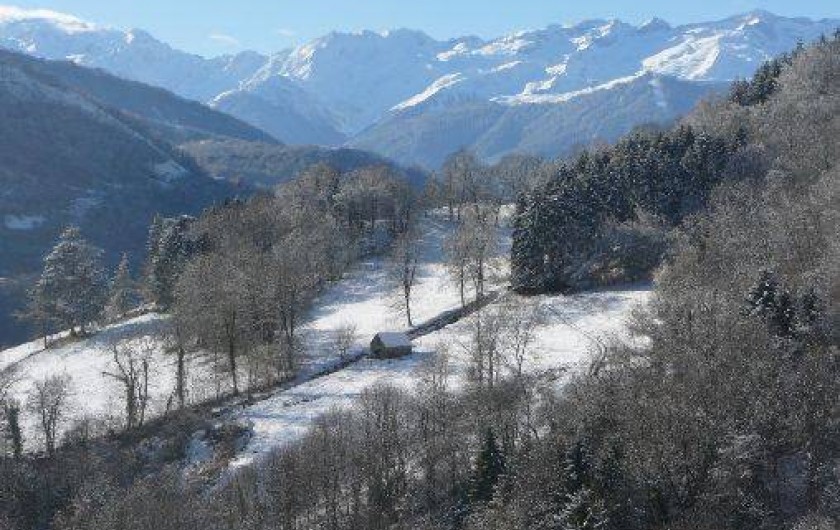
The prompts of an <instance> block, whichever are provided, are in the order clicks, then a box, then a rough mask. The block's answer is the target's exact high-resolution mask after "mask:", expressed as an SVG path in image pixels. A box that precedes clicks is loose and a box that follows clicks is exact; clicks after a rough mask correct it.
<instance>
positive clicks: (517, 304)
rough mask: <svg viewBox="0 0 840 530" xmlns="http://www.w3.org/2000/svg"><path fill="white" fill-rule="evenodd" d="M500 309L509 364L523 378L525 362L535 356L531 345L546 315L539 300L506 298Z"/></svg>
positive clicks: (511, 369)
mask: <svg viewBox="0 0 840 530" xmlns="http://www.w3.org/2000/svg"><path fill="white" fill-rule="evenodd" d="M499 309H500V311H501V320H502V322H503V324H504V329H503V331H502V347H503V349H504V352H505V356H506V360H507V364H508V367H509V369H510V371H511V372H512V373H513V375H514V377H516V378H521V377H522V375H523V370H524V366H525V363H526V362H527V361H528V360H529V359H530V358H532V357H533V354H534V352H533V351H532V349H531V346H532V345H533V343H534V340H535V339H536V333H537V330H538V329H539V327H540V326H542V325H543V323H544V322H545V316H544V314H543V311H542V308H541V307H540V305H539V303H538V302H531V301H521V300H505V301H502V303H501V305H500V307H499Z"/></svg>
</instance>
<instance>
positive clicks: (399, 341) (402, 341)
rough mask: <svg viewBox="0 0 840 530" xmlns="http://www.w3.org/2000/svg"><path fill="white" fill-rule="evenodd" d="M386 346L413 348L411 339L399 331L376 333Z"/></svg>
mask: <svg viewBox="0 0 840 530" xmlns="http://www.w3.org/2000/svg"><path fill="white" fill-rule="evenodd" d="M376 336H377V337H379V340H380V341H382V345H383V346H385V347H386V348H411V339H409V338H408V335H406V334H405V333H400V332H398V331H382V332H380V333H377V334H376Z"/></svg>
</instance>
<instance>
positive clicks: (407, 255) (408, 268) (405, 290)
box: [391, 230, 419, 327]
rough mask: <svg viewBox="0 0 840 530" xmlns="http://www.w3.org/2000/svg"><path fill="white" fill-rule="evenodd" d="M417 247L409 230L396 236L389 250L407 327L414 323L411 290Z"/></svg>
mask: <svg viewBox="0 0 840 530" xmlns="http://www.w3.org/2000/svg"><path fill="white" fill-rule="evenodd" d="M418 247H419V242H418V238H417V235H416V233H414V231H413V230H409V231H407V232H405V233H403V234H400V235H399V236H398V237H397V240H396V241H395V242H394V248H393V250H392V252H391V273H392V275H393V276H394V278H395V279H396V280H397V282H398V283H399V286H400V290H401V293H402V305H401V308H402V310H403V311H404V312H405V315H406V320H407V321H408V326H409V327H411V326H413V325H414V324H413V322H412V321H411V291H412V289H413V288H414V283H415V281H416V279H417V262H418V260H419V256H418V254H419V248H418Z"/></svg>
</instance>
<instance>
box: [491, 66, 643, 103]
mask: <svg viewBox="0 0 840 530" xmlns="http://www.w3.org/2000/svg"><path fill="white" fill-rule="evenodd" d="M643 75H645V72H638V73H635V74H633V75H629V76H627V77H619V78H618V79H613V80H612V81H608V82H606V83H603V84H600V85H596V86H592V87H587V88H584V89H581V90H574V91H572V92H564V93H562V94H534V93H527V92H526V93H522V94H517V95H515V96H503V97H499V98H494V99H493V101H497V102H499V103H503V104H505V105H549V104H558V103H565V102H567V101H571V100H572V99H575V98H577V97H580V96H586V95H589V94H593V93H595V92H601V91H604V90H611V89H613V88H616V87H619V86H622V85H626V84H629V83H632V82H633V81H636V80H637V79H639V78H640V77H642V76H643Z"/></svg>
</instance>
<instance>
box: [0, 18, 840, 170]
mask: <svg viewBox="0 0 840 530" xmlns="http://www.w3.org/2000/svg"><path fill="white" fill-rule="evenodd" d="M837 27H840V20H837V19H835V20H818V21H815V20H811V19H807V18H785V17H780V16H776V15H774V14H772V13H768V12H766V11H752V12H749V13H745V14H742V15H736V16H733V17H730V18H727V19H724V20H720V21H712V22H702V23H695V24H687V25H680V26H671V25H670V24H668V23H667V22H665V21H663V20H660V19H653V20H650V21H648V22H646V23H644V24H640V25H633V24H628V23H624V22H621V21H619V20H589V21H584V22H581V23H578V24H575V25H571V26H561V25H551V26H548V27H546V28H543V29H539V30H534V31H521V32H517V33H513V34H510V35H506V36H503V37H499V38H495V39H482V38H478V37H459V38H454V39H449V40H436V39H433V38H432V37H429V36H428V35H426V34H425V33H423V32H420V31H413V30H406V29H399V30H394V31H388V32H382V33H378V32H372V31H363V32H358V33H337V32H334V33H330V34H328V35H326V36H324V37H322V38H319V39H316V40H314V41H311V42H308V43H306V44H304V45H301V46H299V47H297V48H294V49H289V50H284V51H280V52H277V53H274V54H271V55H264V54H260V53H256V52H251V51H246V52H242V53H239V54H236V55H230V56H222V57H215V58H209V59H208V58H203V57H200V56H198V55H193V54H189V53H186V52H183V51H180V50H176V49H174V48H172V47H171V46H169V45H167V44H165V43H163V42H161V41H159V40H157V39H155V38H154V37H152V36H151V35H149V34H148V33H146V32H144V31H142V30H136V29H131V30H121V29H114V28H108V27H102V26H99V25H96V24H94V23H90V22H87V21H83V20H80V19H78V18H76V17H74V16H71V15H66V14H60V13H55V12H51V11H44V10H36V11H26V10H21V9H18V8H12V7H0V46H2V47H5V48H9V49H13V50H16V51H20V52H24V53H28V54H32V55H36V56H39V57H44V58H50V59H62V60H69V61H72V62H74V63H77V64H80V65H85V66H90V67H96V68H101V69H104V70H107V71H109V72H111V73H113V74H116V75H118V76H121V77H125V78H128V79H133V80H137V81H142V82H144V83H147V84H151V85H155V86H159V87H163V88H166V89H168V90H170V91H172V92H174V93H176V94H179V95H181V96H184V97H186V98H190V99H194V100H197V101H200V102H203V103H206V104H207V105H209V106H211V107H214V108H216V109H218V110H222V111H224V112H226V113H229V114H231V115H233V116H235V117H237V118H240V119H241V120H243V121H245V122H248V123H250V124H252V125H254V126H256V127H258V128H260V129H261V130H263V131H265V132H267V133H268V134H270V135H272V136H273V137H274V138H276V139H278V140H281V141H282V142H285V143H289V144H320V145H327V146H339V145H344V146H352V147H359V148H364V149H368V150H371V151H374V152H377V153H379V154H381V155H384V156H386V157H390V158H393V159H395V160H397V161H399V162H402V163H404V164H417V165H420V166H426V167H430V168H434V167H437V166H438V165H439V164H440V163H441V162H442V161H443V159H444V158H445V156H446V155H448V154H449V153H451V152H453V151H455V150H457V149H459V148H462V147H467V148H472V149H473V150H475V151H476V152H477V154H479V155H480V156H481V157H483V158H485V159H489V160H493V159H498V158H499V157H501V156H503V155H505V154H508V153H512V152H516V151H523V152H530V153H534V154H540V155H545V156H557V155H561V154H564V153H567V152H569V151H570V150H571V149H574V148H575V147H578V146H581V145H588V144H591V143H592V142H598V141H610V140H613V139H615V138H617V137H618V136H619V135H621V134H623V133H625V132H627V131H628V130H630V129H632V128H633V127H635V126H637V125H640V124H644V123H649V122H668V121H669V120H673V119H675V118H676V117H677V116H679V115H680V114H682V113H683V112H684V111H685V110H687V109H688V108H690V107H691V105H693V104H694V103H696V101H697V100H698V99H699V98H701V97H703V96H704V95H707V94H710V93H714V92H717V91H720V90H723V89H724V88H725V87H726V86H727V84H728V83H729V82H731V81H732V80H734V79H736V78H743V77H748V76H749V75H751V74H752V72H753V71H754V70H755V69H756V67H758V66H759V65H760V64H761V63H762V62H763V61H765V60H767V59H770V58H772V57H774V56H776V55H778V54H780V53H783V52H786V51H790V50H791V49H793V48H794V47H795V46H796V45H797V43H798V42H808V41H812V40H815V39H816V38H818V37H819V36H820V35H822V34H828V33H832V32H833V31H835V29H836V28H837Z"/></svg>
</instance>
